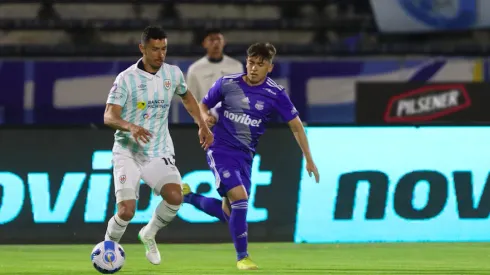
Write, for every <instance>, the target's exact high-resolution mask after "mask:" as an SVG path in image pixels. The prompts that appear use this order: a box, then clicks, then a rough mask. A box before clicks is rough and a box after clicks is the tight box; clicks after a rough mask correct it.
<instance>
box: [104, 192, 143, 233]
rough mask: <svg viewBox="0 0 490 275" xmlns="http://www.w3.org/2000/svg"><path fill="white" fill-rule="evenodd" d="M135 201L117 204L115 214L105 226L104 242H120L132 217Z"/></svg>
mask: <svg viewBox="0 0 490 275" xmlns="http://www.w3.org/2000/svg"><path fill="white" fill-rule="evenodd" d="M135 209H136V200H126V201H121V202H119V203H118V204H117V214H116V215H114V216H113V217H112V218H111V219H110V220H109V222H108V224H107V231H106V234H105V240H112V241H115V242H120V241H121V238H122V236H123V235H124V232H125V231H126V227H127V226H128V224H129V222H130V221H131V219H132V218H133V216H134V212H135Z"/></svg>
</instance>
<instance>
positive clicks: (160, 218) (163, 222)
mask: <svg viewBox="0 0 490 275" xmlns="http://www.w3.org/2000/svg"><path fill="white" fill-rule="evenodd" d="M156 217H157V219H158V221H160V222H161V223H162V224H163V226H166V225H167V224H169V223H170V222H171V221H167V220H165V219H164V218H162V217H161V216H160V215H156Z"/></svg>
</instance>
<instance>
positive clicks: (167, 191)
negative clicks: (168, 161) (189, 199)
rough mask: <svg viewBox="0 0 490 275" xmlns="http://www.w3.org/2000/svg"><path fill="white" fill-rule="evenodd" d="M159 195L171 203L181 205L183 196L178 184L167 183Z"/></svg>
mask: <svg viewBox="0 0 490 275" xmlns="http://www.w3.org/2000/svg"><path fill="white" fill-rule="evenodd" d="M161 195H162V197H163V199H164V200H165V201H166V202H167V203H168V204H171V205H181V204H182V202H183V200H184V196H183V194H182V187H181V186H180V184H175V183H169V184H166V185H164V186H163V188H162V191H161Z"/></svg>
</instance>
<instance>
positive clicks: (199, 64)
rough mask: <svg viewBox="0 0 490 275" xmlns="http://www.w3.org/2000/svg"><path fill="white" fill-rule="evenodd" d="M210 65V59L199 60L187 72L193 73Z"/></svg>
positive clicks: (202, 58)
mask: <svg viewBox="0 0 490 275" xmlns="http://www.w3.org/2000/svg"><path fill="white" fill-rule="evenodd" d="M208 64H209V62H208V59H207V58H206V57H205V56H204V57H201V58H199V59H198V60H196V61H194V62H193V63H192V64H191V65H190V66H189V69H187V71H193V70H198V69H199V68H200V67H205V66H207V65H208Z"/></svg>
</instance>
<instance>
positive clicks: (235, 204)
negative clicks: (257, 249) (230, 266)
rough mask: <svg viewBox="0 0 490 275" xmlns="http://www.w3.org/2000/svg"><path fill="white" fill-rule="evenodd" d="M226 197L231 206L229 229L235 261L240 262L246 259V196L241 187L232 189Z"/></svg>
mask: <svg viewBox="0 0 490 275" xmlns="http://www.w3.org/2000/svg"><path fill="white" fill-rule="evenodd" d="M227 195H228V199H229V200H230V204H231V215H230V221H229V229H230V233H231V237H232V239H233V243H234V244H235V250H236V253H237V261H240V260H242V259H244V258H246V257H248V251H247V248H248V225H247V211H248V195H247V192H246V190H245V188H244V187H243V186H242V185H240V186H237V187H234V188H232V189H231V190H229V191H228V192H227Z"/></svg>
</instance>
